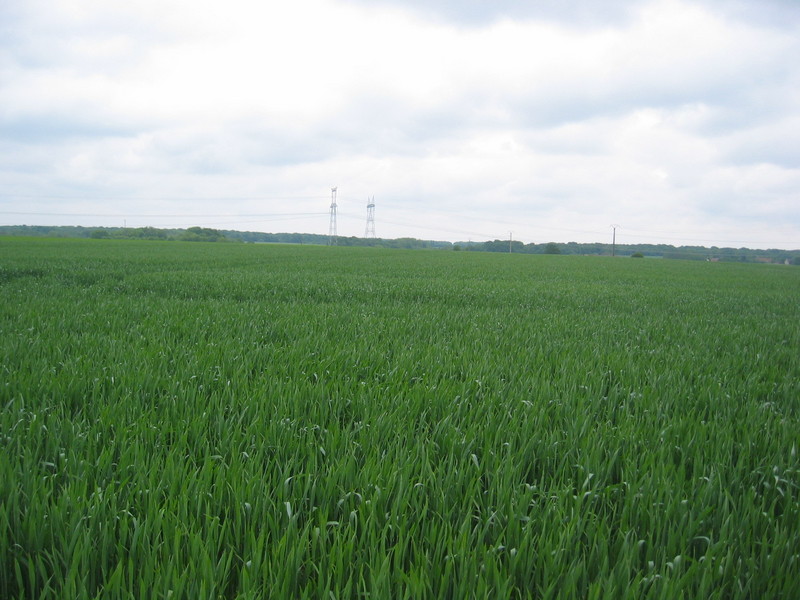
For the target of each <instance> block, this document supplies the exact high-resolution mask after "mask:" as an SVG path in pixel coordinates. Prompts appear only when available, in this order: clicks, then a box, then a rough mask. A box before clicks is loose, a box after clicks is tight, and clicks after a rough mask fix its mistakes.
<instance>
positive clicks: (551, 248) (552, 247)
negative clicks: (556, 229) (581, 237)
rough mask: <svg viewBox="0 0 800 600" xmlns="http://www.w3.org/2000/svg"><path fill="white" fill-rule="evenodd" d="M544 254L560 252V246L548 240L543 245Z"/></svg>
mask: <svg viewBox="0 0 800 600" xmlns="http://www.w3.org/2000/svg"><path fill="white" fill-rule="evenodd" d="M544 253H545V254H561V248H559V247H558V244H556V243H555V242H549V243H547V244H546V245H545V247H544Z"/></svg>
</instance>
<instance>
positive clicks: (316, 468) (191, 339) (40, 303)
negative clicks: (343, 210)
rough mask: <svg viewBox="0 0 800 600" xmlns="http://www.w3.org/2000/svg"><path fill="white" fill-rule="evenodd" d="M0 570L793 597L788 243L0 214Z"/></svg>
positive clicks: (376, 590)
mask: <svg viewBox="0 0 800 600" xmlns="http://www.w3.org/2000/svg"><path fill="white" fill-rule="evenodd" d="M0 300H2V303H1V304H0V335H1V337H0V340H1V341H0V359H1V360H0V375H1V378H0V408H1V410H2V412H1V413H0V561H1V563H0V597H2V598H53V599H61V598H70V599H73V598H75V599H79V598H137V599H138V598H142V599H152V598H164V599H166V598H171V599H173V600H177V599H184V598H185V599H195V598H252V599H256V598H326V599H331V598H336V599H342V598H414V599H417V598H493V599H494V598H615V599H616V598H631V599H634V598H636V599H640V598H669V599H672V598H692V599H693V598H726V599H727V598H753V599H760V598H771V599H772V598H787V599H788V598H797V597H798V594H800V591H798V590H800V459H798V455H797V454H798V446H800V269H798V268H796V267H787V266H772V265H747V264H726V263H705V262H703V263H695V262H683V261H661V260H647V259H645V260H632V259H628V258H625V259H620V258H617V259H612V258H602V257H577V256H575V257H573V256H531V255H525V256H523V255H504V254H489V253H485V254H484V253H465V252H452V251H447V252H446V251H401V250H379V249H371V248H336V247H330V248H329V247H309V246H280V245H250V244H200V243H194V244H192V243H177V242H175V243H160V242H129V241H104V240H59V241H56V240H26V239H12V238H0Z"/></svg>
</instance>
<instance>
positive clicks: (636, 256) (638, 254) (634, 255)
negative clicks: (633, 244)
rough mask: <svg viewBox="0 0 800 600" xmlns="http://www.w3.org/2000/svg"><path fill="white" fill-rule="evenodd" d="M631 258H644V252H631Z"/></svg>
mask: <svg viewBox="0 0 800 600" xmlns="http://www.w3.org/2000/svg"><path fill="white" fill-rule="evenodd" d="M631 258H644V254H642V253H641V252H634V253H633V254H631Z"/></svg>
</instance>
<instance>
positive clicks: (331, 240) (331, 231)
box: [328, 187, 337, 246]
mask: <svg viewBox="0 0 800 600" xmlns="http://www.w3.org/2000/svg"><path fill="white" fill-rule="evenodd" d="M336 189H337V188H335V187H332V188H331V222H330V225H329V226H328V245H329V246H335V245H336Z"/></svg>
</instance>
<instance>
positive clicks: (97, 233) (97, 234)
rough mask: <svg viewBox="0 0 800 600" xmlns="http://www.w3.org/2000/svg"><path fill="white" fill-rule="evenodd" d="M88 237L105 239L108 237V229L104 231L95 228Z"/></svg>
mask: <svg viewBox="0 0 800 600" xmlns="http://www.w3.org/2000/svg"><path fill="white" fill-rule="evenodd" d="M90 237H91V238H92V239H94V240H102V239H106V238H107V237H108V231H106V230H105V229H95V230H94V231H92V233H91V234H90Z"/></svg>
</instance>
